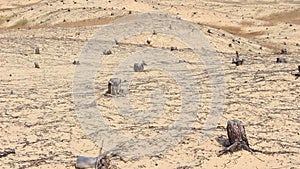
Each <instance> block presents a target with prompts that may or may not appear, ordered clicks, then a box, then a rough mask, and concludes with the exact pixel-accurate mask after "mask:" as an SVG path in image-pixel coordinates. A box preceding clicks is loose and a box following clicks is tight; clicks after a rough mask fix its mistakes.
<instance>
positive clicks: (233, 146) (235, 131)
mask: <svg viewBox="0 0 300 169" xmlns="http://www.w3.org/2000/svg"><path fill="white" fill-rule="evenodd" d="M227 135H228V139H229V142H230V146H229V147H226V148H225V149H223V150H221V151H219V153H218V156H221V155H223V154H225V153H227V152H234V151H238V150H241V149H245V150H247V151H250V152H253V151H252V149H251V148H250V146H249V143H248V139H247V136H246V131H245V127H244V125H243V123H242V122H241V121H239V120H228V122H227Z"/></svg>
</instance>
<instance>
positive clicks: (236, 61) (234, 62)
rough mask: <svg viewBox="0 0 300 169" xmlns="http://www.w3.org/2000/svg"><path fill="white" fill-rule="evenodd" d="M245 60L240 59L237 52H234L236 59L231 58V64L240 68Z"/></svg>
mask: <svg viewBox="0 0 300 169" xmlns="http://www.w3.org/2000/svg"><path fill="white" fill-rule="evenodd" d="M244 61H245V59H242V58H240V56H239V53H238V51H236V57H235V58H232V64H235V65H236V66H240V65H242V64H243V62H244Z"/></svg>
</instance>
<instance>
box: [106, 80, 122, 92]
mask: <svg viewBox="0 0 300 169" xmlns="http://www.w3.org/2000/svg"><path fill="white" fill-rule="evenodd" d="M107 93H109V94H111V95H118V94H120V93H121V79H119V78H111V79H110V80H109V81H108V91H107Z"/></svg>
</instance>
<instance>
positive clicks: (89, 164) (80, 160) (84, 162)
mask: <svg viewBox="0 0 300 169" xmlns="http://www.w3.org/2000/svg"><path fill="white" fill-rule="evenodd" d="M110 162H111V160H110V156H109V155H108V153H103V154H101V155H99V156H98V157H84V156H78V157H77V160H76V165H75V167H76V168H77V169H85V168H95V169H109V168H110V167H111V164H110Z"/></svg>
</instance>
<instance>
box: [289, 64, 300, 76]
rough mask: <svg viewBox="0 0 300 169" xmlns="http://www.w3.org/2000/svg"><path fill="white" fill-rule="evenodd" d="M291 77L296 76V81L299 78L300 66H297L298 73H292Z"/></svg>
mask: <svg viewBox="0 0 300 169" xmlns="http://www.w3.org/2000/svg"><path fill="white" fill-rule="evenodd" d="M291 74H292V75H294V76H296V79H298V78H299V77H300V65H299V66H298V72H292V73H291Z"/></svg>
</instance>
